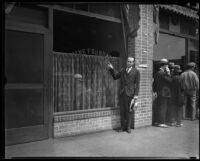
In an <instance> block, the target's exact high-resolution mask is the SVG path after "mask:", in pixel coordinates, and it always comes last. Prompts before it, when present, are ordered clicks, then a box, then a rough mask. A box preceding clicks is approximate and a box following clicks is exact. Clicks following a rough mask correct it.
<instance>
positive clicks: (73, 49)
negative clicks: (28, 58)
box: [53, 11, 124, 112]
mask: <svg viewBox="0 0 200 161" xmlns="http://www.w3.org/2000/svg"><path fill="white" fill-rule="evenodd" d="M53 39H54V41H53V42H54V43H53V50H54V65H53V73H54V112H63V111H77V110H87V109H98V108H109V107H111V108H113V107H118V81H115V80H113V78H112V77H111V75H110V73H109V71H108V69H107V64H106V61H107V59H108V57H109V61H111V62H112V64H113V65H114V67H115V69H119V67H120V64H121V62H120V57H121V55H122V54H124V41H123V34H122V24H121V23H116V22H110V21H106V20H102V19H97V18H91V17H87V16H83V15H76V14H72V13H66V12H61V11H54V31H53Z"/></svg>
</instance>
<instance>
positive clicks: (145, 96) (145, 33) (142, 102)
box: [129, 5, 154, 128]
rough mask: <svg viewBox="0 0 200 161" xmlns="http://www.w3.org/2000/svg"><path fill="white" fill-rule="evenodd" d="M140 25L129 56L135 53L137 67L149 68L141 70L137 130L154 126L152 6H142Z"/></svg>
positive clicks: (136, 120) (132, 41)
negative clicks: (142, 65)
mask: <svg viewBox="0 0 200 161" xmlns="http://www.w3.org/2000/svg"><path fill="white" fill-rule="evenodd" d="M132 16H134V15H132ZM139 23H140V28H139V30H138V31H137V37H136V38H135V40H134V39H132V40H130V41H129V44H131V45H130V48H131V49H132V51H130V52H129V54H134V53H135V59H136V67H139V64H145V65H147V68H139V70H140V74H141V78H140V93H139V107H138V109H137V111H136V112H135V115H134V116H133V117H134V119H133V120H134V127H135V128H137V127H142V126H149V125H151V124H152V72H153V62H152V61H153V45H154V37H153V6H152V5H140V22H139ZM132 46H133V47H132Z"/></svg>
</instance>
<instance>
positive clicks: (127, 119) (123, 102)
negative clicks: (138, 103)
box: [119, 92, 132, 129]
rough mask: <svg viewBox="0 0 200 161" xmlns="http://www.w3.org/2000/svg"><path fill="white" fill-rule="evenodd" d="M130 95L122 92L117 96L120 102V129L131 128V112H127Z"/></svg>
mask: <svg viewBox="0 0 200 161" xmlns="http://www.w3.org/2000/svg"><path fill="white" fill-rule="evenodd" d="M131 100H132V97H129V96H127V95H126V94H125V92H123V93H122V94H121V95H120V97H119V104H120V122H121V128H122V129H131V119H132V113H131V112H129V107H130V103H131Z"/></svg>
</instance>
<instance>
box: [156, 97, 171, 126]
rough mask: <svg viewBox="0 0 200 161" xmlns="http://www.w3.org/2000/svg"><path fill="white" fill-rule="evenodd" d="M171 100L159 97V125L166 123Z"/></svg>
mask: <svg viewBox="0 0 200 161" xmlns="http://www.w3.org/2000/svg"><path fill="white" fill-rule="evenodd" d="M169 101H170V98H168V97H158V98H157V108H158V113H157V114H158V115H159V116H158V123H159V124H165V123H166V113H167V108H168V105H169Z"/></svg>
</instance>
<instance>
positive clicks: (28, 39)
mask: <svg viewBox="0 0 200 161" xmlns="http://www.w3.org/2000/svg"><path fill="white" fill-rule="evenodd" d="M8 6H9V5H8ZM154 12H155V6H154V5H131V4H129V5H116V4H115V5H114V4H109V5H108V4H106V5H103V4H101V5H100V4H94V5H91V4H82V5H77V4H76V5H75V4H70V5H69V4H36V5H35V4H34V5H27V4H15V5H14V7H13V9H12V11H11V12H9V13H6V14H5V31H6V32H5V33H6V34H5V80H6V85H5V132H6V133H5V139H6V145H12V144H17V143H24V142H30V141H36V140H42V139H47V138H51V137H65V136H73V135H78V134H84V133H91V132H97V131H102V130H109V129H116V128H118V127H120V121H119V120H120V119H119V105H118V83H119V81H114V80H113V79H112V77H111V76H110V74H109V72H108V71H107V68H106V61H107V60H109V61H111V62H112V63H113V64H114V66H115V68H116V69H120V68H121V67H122V66H123V64H124V62H125V58H126V56H127V55H133V56H134V57H135V60H136V67H137V68H138V69H139V70H140V73H141V83H140V92H139V107H138V110H137V111H136V112H135V113H134V115H133V120H132V128H138V127H144V126H151V124H152V80H153V79H152V78H153V77H152V76H153V60H154V47H155V46H154V44H155V30H154V29H155V23H154V20H153V19H154V18H153V13H154ZM161 37H162V36H161ZM158 42H159V41H158ZM157 45H158V44H157ZM157 51H159V49H157Z"/></svg>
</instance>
